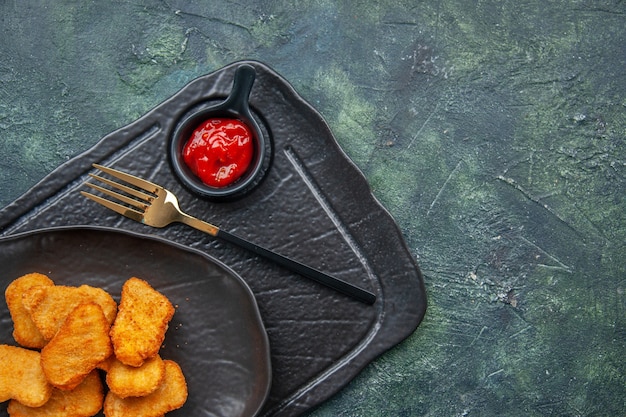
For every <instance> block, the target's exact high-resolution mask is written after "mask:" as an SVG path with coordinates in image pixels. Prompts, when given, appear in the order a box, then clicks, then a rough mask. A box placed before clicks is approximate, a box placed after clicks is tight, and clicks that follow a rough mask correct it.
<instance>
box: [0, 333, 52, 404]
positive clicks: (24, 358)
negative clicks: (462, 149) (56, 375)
mask: <svg viewBox="0 0 626 417" xmlns="http://www.w3.org/2000/svg"><path fill="white" fill-rule="evenodd" d="M51 394H52V386H51V385H50V384H49V383H48V381H47V380H46V376H45V374H44V372H43V369H42V367H41V356H40V354H39V352H36V351H34V350H28V349H25V348H22V347H17V346H9V345H0V402H4V401H6V400H9V399H14V400H17V401H19V402H21V403H22V404H26V405H28V406H30V407H39V406H42V405H44V404H45V403H46V401H48V399H49V398H50V395H51Z"/></svg>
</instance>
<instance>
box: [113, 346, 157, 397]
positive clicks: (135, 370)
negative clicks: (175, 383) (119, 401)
mask: <svg viewBox="0 0 626 417" xmlns="http://www.w3.org/2000/svg"><path fill="white" fill-rule="evenodd" d="M111 357H114V356H111ZM164 376H165V363H164V362H163V359H161V357H160V356H159V355H156V356H154V357H152V358H150V359H147V360H146V361H145V362H144V363H143V365H141V366H139V367H134V366H128V365H124V364H123V363H122V362H120V361H118V360H117V359H116V360H114V361H112V362H111V365H110V366H109V370H108V373H107V377H106V381H107V385H108V387H109V389H110V390H111V391H112V392H114V393H115V394H116V395H117V396H118V397H120V398H126V397H143V396H146V395H148V394H150V393H152V392H154V390H156V389H157V388H158V387H159V385H161V382H163V377H164Z"/></svg>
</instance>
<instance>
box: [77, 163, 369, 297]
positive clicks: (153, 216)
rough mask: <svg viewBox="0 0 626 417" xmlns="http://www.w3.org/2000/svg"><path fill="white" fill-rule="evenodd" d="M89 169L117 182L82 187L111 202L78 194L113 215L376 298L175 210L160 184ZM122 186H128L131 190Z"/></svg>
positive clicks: (104, 169) (350, 293)
mask: <svg viewBox="0 0 626 417" xmlns="http://www.w3.org/2000/svg"><path fill="white" fill-rule="evenodd" d="M93 166H94V167H95V168H97V169H99V170H100V171H102V172H103V173H105V174H107V175H110V176H111V177H113V178H115V179H116V180H119V181H121V182H118V181H113V180H110V179H108V178H105V177H102V176H99V175H96V174H89V175H90V177H91V178H92V179H94V180H96V181H99V182H101V183H102V184H104V185H107V186H109V187H111V188H112V189H111V188H106V187H103V186H101V185H97V184H93V183H89V182H88V183H85V184H86V185H87V186H89V187H91V188H92V189H94V190H96V191H98V192H100V193H102V194H104V195H105V196H108V197H110V198H111V199H113V200H115V201H113V200H110V199H108V198H104V197H101V196H99V195H96V194H92V193H88V192H86V191H81V192H80V193H81V194H82V195H83V196H85V197H87V198H89V199H91V200H93V201H95V202H96V203H98V204H101V205H103V206H104V207H106V208H108V209H111V210H113V211H115V212H116V213H119V214H121V215H123V216H125V217H128V218H129V219H132V220H135V221H137V222H140V223H143V224H146V225H148V226H153V227H165V226H167V225H168V224H171V223H174V222H179V223H184V224H186V225H188V226H191V227H193V228H195V229H197V230H200V231H203V232H205V233H208V234H210V235H211V236H214V237H217V238H220V239H222V240H225V241H227V242H230V243H232V244H235V245H237V246H239V247H241V248H244V249H247V250H249V251H251V252H253V253H255V254H257V255H260V256H262V257H264V258H266V259H268V260H270V261H273V262H275V263H277V264H278V265H281V266H283V267H285V268H287V269H289V270H290V271H292V272H296V273H298V274H300V275H303V276H305V277H307V278H310V279H313V280H315V281H317V282H319V283H321V284H323V285H326V286H328V287H330V288H333V289H335V290H336V291H339V292H341V293H343V294H345V295H348V296H350V297H352V298H354V299H355V300H358V301H361V302H363V303H366V304H373V303H374V302H375V301H376V296H375V295H374V294H373V293H371V292H369V291H366V290H364V289H362V288H359V287H357V286H355V285H353V284H350V283H348V282H346V281H343V280H341V279H339V278H335V277H333V276H330V275H328V274H326V273H324V272H321V271H319V270H317V269H314V268H311V267H309V266H307V265H304V264H302V263H300V262H298V261H295V260H292V259H290V258H287V257H285V256H283V255H280V254H278V253H276V252H274V251H271V250H269V249H265V248H263V247H262V246H259V245H257V244H255V243H252V242H249V241H247V240H245V239H243V238H240V237H238V236H236V235H233V234H232V233H229V232H226V231H224V230H221V229H220V228H219V227H217V226H215V225H212V224H210V223H207V222H205V221H203V220H200V219H197V218H195V217H192V216H190V215H188V214H186V213H184V212H183V211H182V210H181V209H180V208H179V207H178V200H177V198H176V196H175V195H174V194H172V193H171V192H170V191H168V190H166V189H165V188H163V187H161V186H160V185H157V184H154V183H152V182H150V181H146V180H144V179H141V178H139V177H135V176H134V175H130V174H127V173H124V172H121V171H118V170H116V169H112V168H107V167H104V166H102V165H98V164H94V165H93ZM124 183H126V184H129V185H132V186H133V187H134V188H133V187H131V186H129V185H126V184H124Z"/></svg>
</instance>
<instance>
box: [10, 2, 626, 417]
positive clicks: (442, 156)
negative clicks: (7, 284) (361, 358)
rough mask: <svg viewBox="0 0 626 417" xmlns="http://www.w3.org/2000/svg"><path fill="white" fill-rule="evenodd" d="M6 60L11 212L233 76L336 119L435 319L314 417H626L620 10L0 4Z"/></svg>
mask: <svg viewBox="0 0 626 417" xmlns="http://www.w3.org/2000/svg"><path fill="white" fill-rule="evenodd" d="M205 3H206V4H205ZM0 39H1V41H0V206H4V205H6V204H8V203H10V202H11V201H13V200H14V199H15V198H17V197H18V196H19V195H21V194H22V193H23V192H25V191H26V190H27V189H28V188H30V187H31V186H32V185H34V184H35V183H36V182H37V181H39V180H40V179H41V178H42V177H43V176H44V175H46V174H47V173H48V172H50V171H52V170H53V169H54V168H56V167H57V166H58V165H60V164H61V163H63V162H64V161H66V160H68V159H70V158H72V157H73V156H75V155H77V154H78V153H80V152H82V151H84V150H86V149H88V148H89V147H90V146H92V145H94V144H95V143H96V142H97V141H98V140H99V139H100V138H101V137H103V136H104V135H106V134H107V133H110V132H111V131H113V130H115V129H117V128H119V127H122V126H124V125H126V124H128V123H130V122H132V121H134V120H136V119H137V118H138V117H140V116H142V115H143V114H144V113H146V112H147V111H149V110H150V109H151V108H153V107H154V106H156V105H158V104H159V103H160V102H162V101H163V100H165V99H167V98H168V97H169V96H170V95H172V94H174V93H175V92H176V91H178V90H179V89H180V88H182V87H183V86H184V85H185V84H186V83H187V82H189V81H191V80H192V79H194V78H195V77H197V76H200V75H203V74H206V73H209V72H212V71H214V70H217V69H219V68H221V67H222V66H224V65H226V64H229V63H231V62H233V61H237V60H241V59H256V60H260V61H262V62H264V63H266V64H267V65H269V66H271V67H272V68H273V69H275V70H276V71H277V72H279V73H280V74H281V75H282V76H284V77H285V78H286V79H288V80H289V81H290V82H291V83H292V84H293V86H294V88H295V89H296V90H297V91H298V93H299V94H300V95H302V96H303V97H304V98H305V99H306V100H308V101H309V102H310V103H311V104H312V105H313V106H314V107H315V108H316V109H317V110H318V111H319V112H320V113H321V114H322V115H323V116H324V118H325V119H326V120H327V122H328V123H329V125H330V127H331V129H332V131H333V132H334V134H335V137H336V138H337V140H338V141H339V143H340V145H341V146H342V148H343V149H344V150H345V152H346V153H347V154H348V155H349V156H350V158H351V159H352V160H353V161H354V162H355V163H356V164H357V165H358V167H359V168H360V169H361V170H362V171H363V172H364V174H365V175H366V177H367V179H368V181H369V182H370V184H371V186H372V190H373V193H374V195H375V196H376V197H377V198H378V199H379V200H380V201H381V203H382V204H383V205H384V206H385V207H386V208H387V209H388V210H389V211H390V212H391V214H392V215H393V216H394V218H395V219H396V220H397V222H398V224H399V226H400V228H401V230H402V232H403V234H404V236H405V238H406V240H407V243H408V244H409V247H410V248H411V250H412V252H413V254H414V255H415V257H416V259H417V260H418V262H419V263H420V266H421V268H422V270H423V272H424V275H425V279H426V287H427V291H428V296H429V309H428V312H427V314H426V318H425V320H424V322H423V323H422V325H421V326H420V327H419V328H418V330H417V331H416V332H415V333H414V334H413V335H412V336H411V337H409V338H408V339H407V340H406V341H405V342H403V343H402V344H400V345H399V346H397V347H396V348H394V349H393V350H391V351H390V352H388V353H387V354H385V355H383V356H382V357H381V358H380V359H378V360H376V361H375V362H373V363H372V364H371V365H370V366H369V367H367V368H366V369H365V370H364V371H363V372H362V373H361V374H360V375H359V376H358V377H357V378H356V379H355V380H354V381H353V382H352V383H350V384H349V385H348V386H347V387H346V388H345V389H344V390H342V391H341V392H340V393H339V394H338V395H337V396H335V397H334V398H332V399H331V400H330V401H328V402H327V403H325V404H323V405H322V406H321V407H320V408H318V409H317V410H315V411H313V412H312V413H311V416H314V417H322V416H421V415H429V416H457V415H458V416H461V415H470V416H472V415H480V416H484V415H511V416H517V415H519V416H528V415H563V416H591V415H594V416H595V415H602V416H617V415H626V376H625V375H626V361H625V360H624V356H625V354H626V304H625V301H626V297H625V295H624V291H625V290H626V248H625V241H626V218H625V213H626V199H625V196H626V173H625V171H626V144H625V140H626V94H625V92H626V71H625V68H626V4H625V3H624V1H622V0H605V1H582V0H575V1H565V0H561V1H545V0H534V1H532V0H524V1H519V0H516V1H511V0H504V1H495V0H490V1H465V0H443V1H410V2H409V1H404V2H399V1H397V0H394V1H382V2H380V1H379V2H374V1H369V2H368V1H360V2H343V1H325V0H321V1H319V0H317V1H296V2H293V1H290V2H282V1H274V0H268V1H262V2H256V3H250V4H248V3H246V2H200V1H175V0H169V1H154V2H148V1H144V2H140V1H123V2H122V1H112V2H92V1H83V2H78V1H76V2H74V1H56V2H36V1H19V2H18V1H7V0H0Z"/></svg>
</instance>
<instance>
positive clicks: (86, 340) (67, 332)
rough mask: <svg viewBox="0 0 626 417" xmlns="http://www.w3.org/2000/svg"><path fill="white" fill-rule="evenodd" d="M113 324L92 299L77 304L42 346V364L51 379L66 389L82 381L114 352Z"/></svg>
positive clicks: (53, 382) (60, 387)
mask: <svg viewBox="0 0 626 417" xmlns="http://www.w3.org/2000/svg"><path fill="white" fill-rule="evenodd" d="M110 328H111V326H110V325H109V322H108V320H107V319H106V317H105V316H104V313H103V312H102V308H101V307H100V306H99V305H98V304H96V303H94V302H88V303H84V304H80V305H79V306H78V307H76V308H75V309H74V310H73V311H72V312H71V313H70V315H69V316H67V319H66V320H65V322H64V323H63V325H62V326H61V328H60V329H59V331H58V332H57V334H56V335H54V337H53V338H52V340H50V342H48V344H47V345H46V346H45V347H44V348H43V349H42V350H41V365H42V366H43V370H44V373H45V374H46V378H48V381H49V382H50V383H51V384H52V385H53V386H54V387H56V388H59V389H62V390H71V389H74V388H75V387H76V386H77V385H78V384H80V383H81V382H82V380H83V379H84V378H85V376H87V374H89V373H90V372H91V371H93V370H94V369H95V368H96V366H97V365H98V364H99V363H101V362H102V361H104V360H105V359H106V358H108V357H109V356H110V355H111V354H112V353H113V347H112V345H111V339H110V338H109V331H110Z"/></svg>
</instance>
